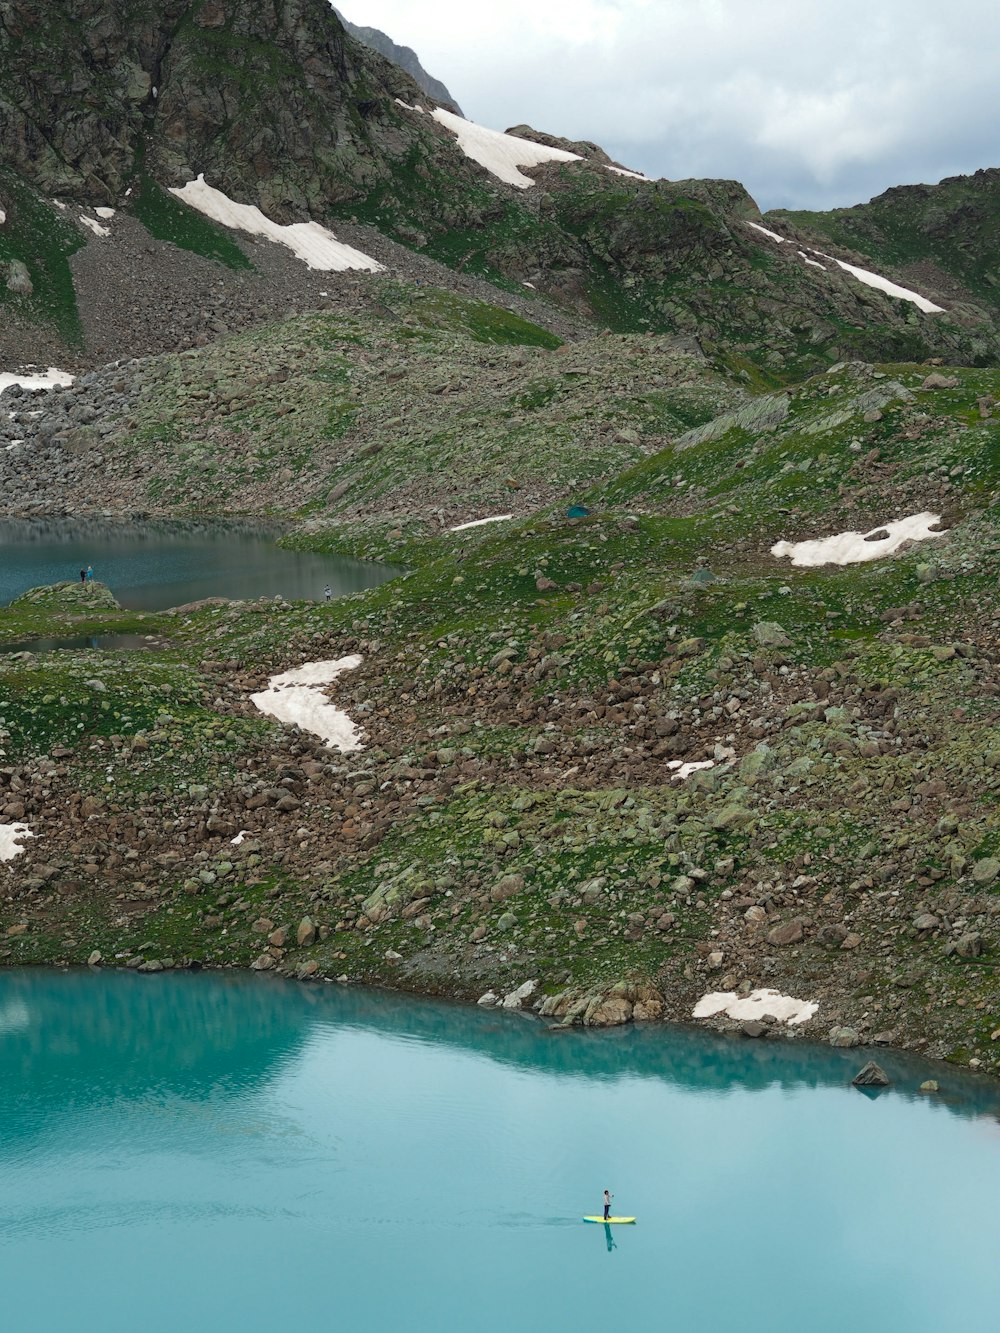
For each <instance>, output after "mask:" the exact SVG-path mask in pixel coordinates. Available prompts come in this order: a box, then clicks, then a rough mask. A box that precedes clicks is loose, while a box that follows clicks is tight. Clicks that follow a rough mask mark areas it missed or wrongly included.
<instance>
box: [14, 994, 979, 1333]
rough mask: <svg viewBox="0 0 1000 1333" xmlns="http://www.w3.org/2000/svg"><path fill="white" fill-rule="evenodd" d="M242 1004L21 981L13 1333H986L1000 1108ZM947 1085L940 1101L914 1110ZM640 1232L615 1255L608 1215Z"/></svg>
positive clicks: (727, 1045)
mask: <svg viewBox="0 0 1000 1333" xmlns="http://www.w3.org/2000/svg"><path fill="white" fill-rule="evenodd" d="M865 1058H866V1054H865V1053H863V1052H858V1051H834V1050H830V1049H827V1048H824V1047H807V1046H802V1045H784V1044H781V1043H767V1042H750V1041H746V1040H729V1039H724V1038H718V1037H714V1036H712V1035H710V1034H705V1033H702V1032H696V1031H693V1030H689V1029H686V1028H655V1029H650V1030H639V1029H635V1028H627V1029H618V1030H615V1031H610V1032H605V1033H584V1032H569V1033H554V1032H551V1031H548V1030H547V1029H546V1028H545V1027H544V1026H543V1025H542V1024H540V1023H538V1022H536V1021H534V1020H531V1019H528V1018H525V1017H522V1016H519V1015H514V1014H502V1013H492V1012H482V1011H480V1010H476V1009H467V1008H462V1007H458V1006H453V1005H449V1004H444V1003H435V1002H430V1001H427V1002H423V1001H418V1000H412V999H407V998H404V997H398V996H394V995H388V994H384V993H380V992H365V991H360V990H354V989H350V988H342V987H322V986H315V987H308V986H296V985H294V984H290V983H287V984H286V983H283V982H280V981H273V980H271V979H261V978H250V977H242V976H235V975H234V976H232V977H229V976H224V977H218V976H207V975H166V976H148V977H146V976H136V975H132V974H103V973H101V974H90V973H86V972H78V973H63V974H60V973H49V972H42V971H38V972H27V971H8V972H0V1112H2V1114H0V1132H2V1138H0V1293H2V1296H0V1299H2V1310H3V1316H4V1323H3V1326H4V1328H8V1329H11V1330H12V1331H13V1330H17V1333H34V1330H46V1331H48V1330H62V1329H67V1330H68V1329H72V1330H74V1331H78V1333H91V1330H94V1331H95V1333H96V1330H101V1331H102V1333H124V1331H125V1330H130V1333H131V1331H134V1330H135V1329H137V1328H139V1329H148V1330H153V1331H154V1333H158V1331H159V1330H164V1331H166V1330H175V1329H184V1330H194V1331H195V1333H201V1331H202V1330H206V1331H207V1330H220V1331H223V1333H228V1330H246V1331H247V1333H256V1331H257V1330H261V1331H263V1330H273V1329H274V1328H275V1327H276V1326H278V1325H284V1324H286V1323H287V1324H289V1325H293V1326H296V1327H298V1326H314V1327H323V1328H327V1327H329V1328H333V1329H338V1328H346V1329H350V1330H355V1331H360V1330H377V1331H379V1333H381V1330H396V1329H400V1330H411V1331H412V1333H425V1331H426V1333H430V1330H435V1331H440V1330H456V1331H458V1330H461V1331H463V1333H464V1331H466V1330H468V1331H469V1333H500V1331H501V1330H503V1333H542V1331H543V1330H544V1331H545V1333H561V1331H562V1330H566V1331H567V1333H569V1331H570V1330H576V1329H580V1328H600V1329H611V1328H637V1329H646V1328H653V1329H659V1328H664V1329H671V1330H678V1331H680V1333H694V1331H697V1333H716V1330H718V1331H719V1333H722V1331H723V1330H726V1331H727V1333H732V1331H733V1330H739V1331H740V1333H792V1331H793V1330H794V1331H795V1333H827V1331H829V1333H833V1331H834V1330H836V1331H837V1333H843V1331H844V1330H847V1329H850V1330H852V1333H868V1330H880V1331H881V1333H885V1330H907V1333H923V1330H928V1333H929V1331H930V1330H935V1333H940V1330H942V1329H945V1330H949V1329H963V1330H972V1329H987V1328H992V1327H995V1326H996V1318H997V1308H998V1301H1000V1262H998V1255H997V1229H996V1208H997V1200H998V1198H1000V1124H998V1115H1000V1086H998V1085H997V1084H995V1083H992V1082H990V1081H988V1080H986V1079H976V1078H975V1077H972V1076H969V1075H962V1074H960V1073H958V1072H953V1071H952V1070H950V1069H948V1068H944V1069H931V1068H930V1067H929V1066H927V1065H922V1064H920V1063H919V1062H914V1061H910V1060H908V1059H906V1058H905V1057H902V1056H896V1055H893V1054H892V1053H891V1052H882V1053H881V1054H880V1056H879V1059H880V1062H881V1063H882V1064H883V1065H884V1067H885V1068H886V1069H887V1070H888V1071H889V1073H890V1074H891V1076H892V1077H893V1079H894V1084H895V1086H894V1087H893V1088H892V1089H891V1090H890V1091H888V1092H884V1093H881V1094H880V1095H878V1096H877V1097H870V1096H865V1095H864V1094H862V1093H860V1092H858V1091H856V1090H854V1089H852V1088H850V1087H849V1086H848V1083H849V1080H850V1078H851V1077H852V1075H853V1074H854V1073H855V1072H856V1070H857V1068H858V1067H859V1066H860V1064H862V1063H863V1062H864V1059H865ZM929 1074H930V1075H932V1076H936V1077H938V1078H939V1079H940V1082H941V1085H942V1089H943V1092H942V1095H941V1096H938V1097H928V1096H927V1095H920V1094H918V1093H917V1092H916V1088H917V1086H918V1085H919V1083H920V1081H921V1079H923V1078H926V1077H928V1076H929ZM605 1186H607V1187H608V1188H610V1189H611V1190H612V1191H613V1193H614V1195H615V1208H616V1209H617V1210H619V1211H621V1212H624V1213H629V1214H632V1213H634V1214H636V1215H637V1217H638V1219H639V1221H638V1225H637V1226H635V1227H619V1228H616V1229H615V1230H614V1232H613V1234H612V1235H611V1237H610V1243H611V1245H612V1246H613V1248H610V1249H609V1237H608V1236H607V1235H606V1232H605V1228H604V1227H603V1226H586V1225H583V1224H582V1223H581V1222H580V1220H579V1219H580V1216H581V1215H582V1214H583V1213H590V1212H599V1211H600V1199H601V1191H602V1189H603V1188H604V1187H605Z"/></svg>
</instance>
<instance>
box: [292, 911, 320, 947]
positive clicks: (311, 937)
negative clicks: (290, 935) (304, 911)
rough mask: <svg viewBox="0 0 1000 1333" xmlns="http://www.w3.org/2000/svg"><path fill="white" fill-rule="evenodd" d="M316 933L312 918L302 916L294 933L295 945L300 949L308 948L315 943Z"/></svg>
mask: <svg viewBox="0 0 1000 1333" xmlns="http://www.w3.org/2000/svg"><path fill="white" fill-rule="evenodd" d="M318 933H319V932H318V931H317V930H316V924H315V922H314V921H313V919H312V917H309V916H304V917H303V918H302V920H301V921H300V922H299V925H298V929H297V930H296V932H295V943H296V944H297V945H298V946H299V948H300V949H304V948H308V946H309V945H310V944H315V943H316V938H317V935H318Z"/></svg>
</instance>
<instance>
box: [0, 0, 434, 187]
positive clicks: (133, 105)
mask: <svg viewBox="0 0 1000 1333" xmlns="http://www.w3.org/2000/svg"><path fill="white" fill-rule="evenodd" d="M415 95H419V94H418V90H417V89H416V87H415V85H414V84H413V83H412V82H411V81H410V79H409V78H408V77H407V76H406V75H405V74H404V73H403V72H402V71H401V70H399V69H397V68H396V67H395V66H393V65H392V64H390V63H389V62H388V61H386V60H384V59H383V58H382V57H380V56H379V55H377V54H376V53H375V52H373V51H371V50H369V49H368V48H366V47H363V46H361V45H360V44H358V43H356V42H355V41H354V40H353V39H352V38H351V37H349V36H348V34H347V33H346V32H345V31H344V28H343V26H342V24H341V23H340V21H339V19H338V18H337V17H336V15H335V14H334V13H333V11H332V10H331V9H330V7H329V6H328V5H326V4H324V3H321V2H320V0H265V2H264V3H253V2H252V0H167V3H166V4H162V5H154V4H148V3H142V2H141V0H140V2H137V3H132V4H129V5H127V6H113V5H110V4H108V3H106V0H67V2H66V3H64V4H60V5H59V6H55V5H39V4H37V3H34V2H33V3H30V4H29V3H27V2H26V0H0V158H2V161H3V164H4V165H6V166H8V167H12V168H13V169H14V170H16V171H17V172H18V173H19V174H20V175H21V176H23V177H25V178H27V179H28V180H30V181H32V182H33V183H34V184H35V185H37V186H38V188H39V189H41V190H42V191H44V192H46V193H50V194H58V195H60V196H63V197H70V198H76V199H80V200H81V201H85V202H87V203H112V204H115V203H118V202H120V199H121V197H122V195H123V193H124V190H125V189H126V188H127V186H128V184H129V183H130V182H131V180H132V178H133V177H134V176H135V174H136V171H137V169H138V167H139V166H140V165H141V164H143V163H145V164H147V165H148V166H150V167H151V168H152V169H153V170H154V171H155V172H156V174H157V176H158V177H159V178H160V179H161V181H163V182H164V183H167V184H177V183H180V182H182V181H184V180H188V179H190V178H191V177H192V176H193V175H196V174H197V173H198V172H202V171H203V172H206V173H207V174H209V175H210V177H211V179H212V180H213V182H215V183H216V184H218V185H220V186H221V188H223V189H225V190H226V191H227V192H230V193H233V194H236V195H238V196H239V197H241V198H249V199H254V200H255V201H257V202H260V203H261V205H262V206H265V207H268V208H270V209H271V210H273V211H275V212H277V213H281V212H288V211H289V210H295V209H299V210H303V209H312V210H314V211H321V210H322V209H323V208H324V207H325V206H326V205H327V204H329V203H330V202H331V201H337V200H346V199H350V198H352V197H358V196H360V195H361V194H362V193H363V192H364V191H365V190H366V189H367V188H370V186H371V185H372V184H373V183H374V182H375V181H377V180H378V179H380V178H381V177H383V176H385V175H386V174H387V173H389V172H390V171H391V169H392V163H393V161H394V160H396V159H401V158H404V157H406V156H407V155H415V156H416V157H417V158H419V157H420V155H421V144H422V141H424V140H426V139H428V138H430V137H432V136H431V131H430V130H424V129H423V127H421V126H420V125H419V124H408V123H405V122H401V120H400V118H399V117H398V116H393V115H392V113H391V112H390V111H389V110H388V109H387V108H391V107H392V106H393V98H394V97H396V96H402V97H408V98H411V99H412V98H413V97H414V96H415Z"/></svg>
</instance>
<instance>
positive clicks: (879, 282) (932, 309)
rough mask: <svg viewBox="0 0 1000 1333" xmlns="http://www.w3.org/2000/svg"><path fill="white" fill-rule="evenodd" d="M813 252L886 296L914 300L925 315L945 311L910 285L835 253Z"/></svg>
mask: <svg viewBox="0 0 1000 1333" xmlns="http://www.w3.org/2000/svg"><path fill="white" fill-rule="evenodd" d="M813 254H814V255H820V256H821V258H823V259H829V260H830V261H831V262H832V263H834V264H837V265H839V266H840V268H842V269H844V271H845V272H847V273H851V274H853V276H854V277H855V278H857V280H858V281H859V282H863V283H864V284H865V286H866V287H874V288H876V290H878V291H880V292H885V294H886V296H894V297H896V299H897V300H898V301H912V303H913V304H914V305H915V306H916V307H917V308H918V309H919V310H922V311H923V312H924V314H925V315H941V314H943V313H944V307H943V306H939V305H935V304H934V302H933V301H928V299H927V297H926V296H921V295H919V293H917V292H911V291H910V289H909V287H900V286H899V284H898V283H895V282H890V281H889V279H888V278H883V277H880V276H879V274H878V273H869V272H868V270H867V269H866V268H858V267H857V265H856V264H848V263H847V262H846V261H845V260H843V259H834V257H833V255H824V254H823V252H822V250H814V251H813Z"/></svg>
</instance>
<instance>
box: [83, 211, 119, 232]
mask: <svg viewBox="0 0 1000 1333" xmlns="http://www.w3.org/2000/svg"><path fill="white" fill-rule="evenodd" d="M80 221H81V222H82V223H83V225H84V226H85V227H87V228H89V229H90V231H92V232H93V233H94V235H95V236H110V235H111V228H110V227H105V226H104V225H103V224H102V223H100V222H98V221H97V219H96V218H88V217H86V216H85V215H83V214H81V215H80Z"/></svg>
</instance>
